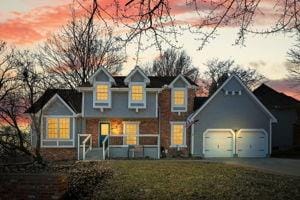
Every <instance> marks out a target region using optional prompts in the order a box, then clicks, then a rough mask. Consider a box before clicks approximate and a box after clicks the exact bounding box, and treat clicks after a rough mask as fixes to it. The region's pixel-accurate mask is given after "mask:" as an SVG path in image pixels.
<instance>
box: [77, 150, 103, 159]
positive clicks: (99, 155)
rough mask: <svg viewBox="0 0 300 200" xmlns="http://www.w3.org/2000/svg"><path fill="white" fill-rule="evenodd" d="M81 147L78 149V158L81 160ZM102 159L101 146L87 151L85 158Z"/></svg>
mask: <svg viewBox="0 0 300 200" xmlns="http://www.w3.org/2000/svg"><path fill="white" fill-rule="evenodd" d="M82 157H83V156H82V148H81V149H80V160H82ZM102 159H103V151H102V148H93V149H92V150H90V151H88V152H87V154H86V156H85V160H102Z"/></svg>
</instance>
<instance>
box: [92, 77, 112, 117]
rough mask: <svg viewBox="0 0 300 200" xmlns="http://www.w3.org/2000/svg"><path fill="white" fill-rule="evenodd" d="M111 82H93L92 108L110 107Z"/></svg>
mask: <svg viewBox="0 0 300 200" xmlns="http://www.w3.org/2000/svg"><path fill="white" fill-rule="evenodd" d="M110 87H111V84H110V83H109V82H95V83H94V90H93V91H94V92H93V94H94V95H93V96H94V108H100V109H101V111H103V108H111V90H110Z"/></svg>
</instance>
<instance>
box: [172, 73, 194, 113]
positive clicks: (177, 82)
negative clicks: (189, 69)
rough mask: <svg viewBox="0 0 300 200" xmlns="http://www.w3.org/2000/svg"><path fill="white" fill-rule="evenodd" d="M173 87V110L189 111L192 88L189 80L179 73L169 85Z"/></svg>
mask: <svg viewBox="0 0 300 200" xmlns="http://www.w3.org/2000/svg"><path fill="white" fill-rule="evenodd" d="M169 88H171V111H172V112H177V113H178V115H180V113H182V112H187V101H188V89H189V88H191V84H190V83H189V81H188V80H187V79H186V78H185V77H184V76H182V75H181V74H179V75H178V76H177V77H176V78H175V79H174V80H173V81H172V82H171V83H170V85H169Z"/></svg>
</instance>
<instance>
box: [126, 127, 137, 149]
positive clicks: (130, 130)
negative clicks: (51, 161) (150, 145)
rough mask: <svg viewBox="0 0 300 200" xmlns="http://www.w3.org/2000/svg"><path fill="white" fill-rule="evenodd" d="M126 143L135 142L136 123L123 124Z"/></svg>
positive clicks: (132, 143)
mask: <svg viewBox="0 0 300 200" xmlns="http://www.w3.org/2000/svg"><path fill="white" fill-rule="evenodd" d="M125 134H126V135H127V137H126V144H131V145H134V144H137V134H138V124H137V123H127V124H125Z"/></svg>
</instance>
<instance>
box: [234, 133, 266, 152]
mask: <svg viewBox="0 0 300 200" xmlns="http://www.w3.org/2000/svg"><path fill="white" fill-rule="evenodd" d="M266 141H267V138H266V136H265V132H263V131H261V130H251V131H242V130H241V131H240V132H239V133H238V136H237V154H238V156H239V157H265V156H266V149H267V146H266Z"/></svg>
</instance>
